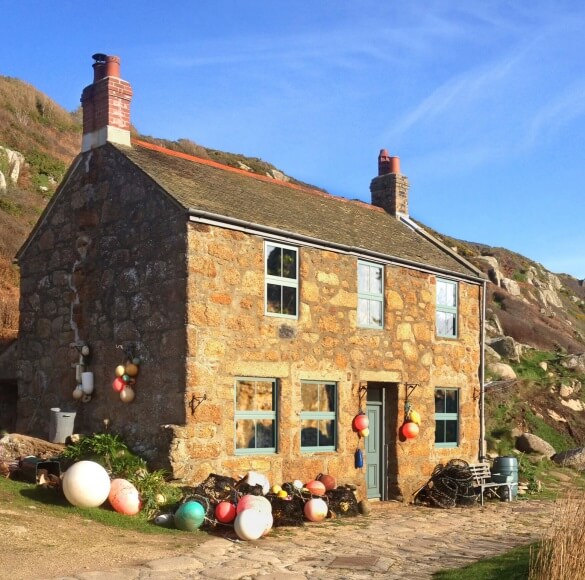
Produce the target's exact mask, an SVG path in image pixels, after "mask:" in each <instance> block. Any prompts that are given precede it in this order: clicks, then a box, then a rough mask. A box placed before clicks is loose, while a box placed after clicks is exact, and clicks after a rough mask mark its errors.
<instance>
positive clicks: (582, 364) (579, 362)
mask: <svg viewBox="0 0 585 580" xmlns="http://www.w3.org/2000/svg"><path fill="white" fill-rule="evenodd" d="M561 364H562V365H563V366H564V367H565V368H566V369H569V370H572V371H574V372H576V373H581V374H585V353H582V354H573V355H571V356H568V357H567V358H566V359H565V360H564V361H563V362H562V363H561Z"/></svg>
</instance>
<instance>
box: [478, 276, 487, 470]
mask: <svg viewBox="0 0 585 580" xmlns="http://www.w3.org/2000/svg"><path fill="white" fill-rule="evenodd" d="M486 291H487V281H486V280H484V281H483V285H482V288H481V330H480V332H481V338H480V351H479V461H480V462H483V461H485V302H486Z"/></svg>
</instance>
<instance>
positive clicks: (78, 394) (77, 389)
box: [73, 385, 84, 401]
mask: <svg viewBox="0 0 585 580" xmlns="http://www.w3.org/2000/svg"><path fill="white" fill-rule="evenodd" d="M83 395H84V392H83V389H82V388H81V385H77V386H76V387H75V389H73V398H74V399H75V400H76V401H79V400H80V399H82V398H83Z"/></svg>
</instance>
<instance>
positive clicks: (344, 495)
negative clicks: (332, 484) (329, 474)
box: [325, 487, 359, 517]
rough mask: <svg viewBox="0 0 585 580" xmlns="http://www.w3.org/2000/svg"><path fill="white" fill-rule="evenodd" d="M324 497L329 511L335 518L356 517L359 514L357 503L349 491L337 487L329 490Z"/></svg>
mask: <svg viewBox="0 0 585 580" xmlns="http://www.w3.org/2000/svg"><path fill="white" fill-rule="evenodd" d="M325 495H326V496H327V499H328V500H329V511H331V512H332V513H333V514H335V515H336V516H342V517H345V516H357V515H358V514H359V508H358V501H357V499H356V497H355V494H354V493H353V491H351V490H350V489H347V488H346V487H338V488H336V489H330V490H329V491H327V492H326V493H325Z"/></svg>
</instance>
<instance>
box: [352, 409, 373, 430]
mask: <svg viewBox="0 0 585 580" xmlns="http://www.w3.org/2000/svg"><path fill="white" fill-rule="evenodd" d="M369 426H370V420H369V419H368V417H367V415H366V414H364V413H359V414H358V415H356V416H355V417H354V418H353V422H352V427H353V430H354V431H363V430H364V429H367V428H368V427H369Z"/></svg>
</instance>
